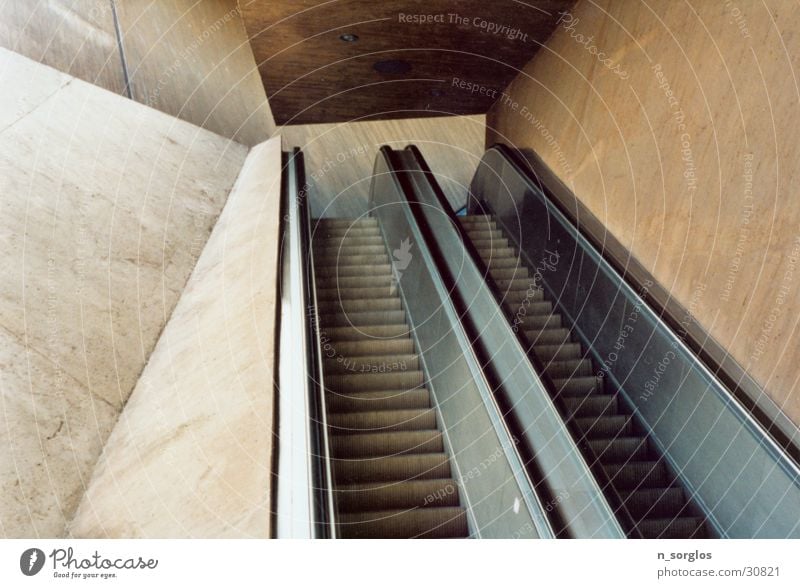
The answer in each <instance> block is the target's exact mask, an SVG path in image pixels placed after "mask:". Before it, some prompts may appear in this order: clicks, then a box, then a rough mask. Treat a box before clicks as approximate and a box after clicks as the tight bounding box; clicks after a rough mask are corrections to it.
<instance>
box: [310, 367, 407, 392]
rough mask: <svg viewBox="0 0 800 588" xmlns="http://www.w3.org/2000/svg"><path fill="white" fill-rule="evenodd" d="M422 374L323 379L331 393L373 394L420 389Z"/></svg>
mask: <svg viewBox="0 0 800 588" xmlns="http://www.w3.org/2000/svg"><path fill="white" fill-rule="evenodd" d="M422 383H423V375H422V372H419V371H417V372H395V373H391V374H344V375H332V376H327V377H326V378H325V386H326V387H327V388H328V389H329V390H331V391H333V392H346V393H350V392H375V391H378V390H411V389H412V388H420V387H422Z"/></svg>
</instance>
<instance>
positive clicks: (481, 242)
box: [470, 238, 509, 251]
mask: <svg viewBox="0 0 800 588" xmlns="http://www.w3.org/2000/svg"><path fill="white" fill-rule="evenodd" d="M470 241H472V244H473V245H474V246H475V249H477V250H478V251H481V250H483V249H491V248H492V247H508V246H509V245H508V239H502V238H501V239H470Z"/></svg>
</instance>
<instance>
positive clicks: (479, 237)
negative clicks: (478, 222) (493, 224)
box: [464, 226, 506, 241]
mask: <svg viewBox="0 0 800 588" xmlns="http://www.w3.org/2000/svg"><path fill="white" fill-rule="evenodd" d="M464 229H466V231H467V235H468V236H469V238H470V239H471V240H472V241H490V240H493V239H505V238H506V236H505V235H504V234H503V231H501V230H499V229H488V228H487V227H484V226H477V227H464Z"/></svg>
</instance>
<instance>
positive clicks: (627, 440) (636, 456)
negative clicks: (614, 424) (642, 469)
mask: <svg viewBox="0 0 800 588" xmlns="http://www.w3.org/2000/svg"><path fill="white" fill-rule="evenodd" d="M588 443H589V447H591V449H592V452H593V453H594V455H595V456H597V459H599V460H600V462H601V463H625V462H628V461H641V460H644V459H647V457H648V456H649V454H650V452H649V449H648V443H647V438H646V437H617V438H616V439H591V440H589V441H588Z"/></svg>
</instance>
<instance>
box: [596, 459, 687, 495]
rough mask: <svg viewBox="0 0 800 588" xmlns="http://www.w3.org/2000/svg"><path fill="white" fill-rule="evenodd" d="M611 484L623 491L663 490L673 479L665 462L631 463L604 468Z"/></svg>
mask: <svg viewBox="0 0 800 588" xmlns="http://www.w3.org/2000/svg"><path fill="white" fill-rule="evenodd" d="M603 469H605V471H606V475H608V478H609V480H610V481H611V483H612V484H613V485H614V486H615V487H616V488H620V489H622V490H625V489H628V490H632V489H637V488H662V487H665V486H669V485H670V483H671V479H670V476H669V472H668V470H667V467H666V465H664V462H663V461H631V462H628V463H626V464H609V465H606V466H603Z"/></svg>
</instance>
